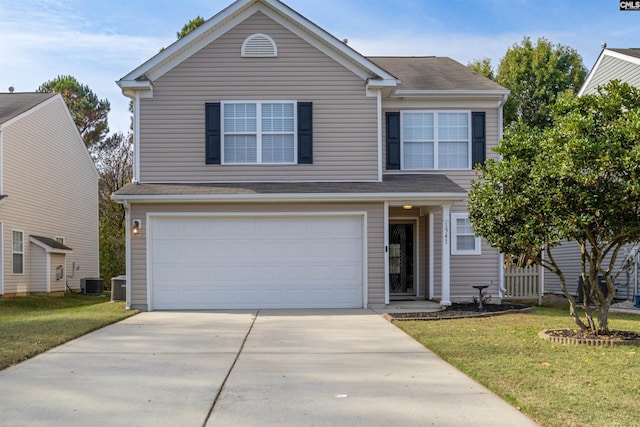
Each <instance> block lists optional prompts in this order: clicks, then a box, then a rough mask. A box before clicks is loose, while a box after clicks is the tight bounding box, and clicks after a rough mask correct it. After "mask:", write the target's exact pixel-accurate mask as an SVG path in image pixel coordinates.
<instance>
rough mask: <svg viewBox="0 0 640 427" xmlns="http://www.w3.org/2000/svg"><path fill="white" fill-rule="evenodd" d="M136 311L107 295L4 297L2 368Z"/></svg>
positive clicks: (0, 320)
mask: <svg viewBox="0 0 640 427" xmlns="http://www.w3.org/2000/svg"><path fill="white" fill-rule="evenodd" d="M136 313H137V311H134V310H125V304H124V302H114V303H112V302H110V301H109V298H108V297H105V296H101V297H94V296H86V295H75V294H66V295H65V296H64V297H57V298H55V297H45V296H43V297H19V298H13V299H0V343H1V344H0V370H1V369H4V368H6V367H8V366H11V365H13V364H16V363H18V362H21V361H23V360H26V359H28V358H30V357H33V356H35V355H37V354H39V353H42V352H44V351H47V350H49V349H51V348H53V347H55V346H58V345H60V344H62V343H64V342H67V341H69V340H72V339H74V338H77V337H79V336H81V335H84V334H86V333H88V332H91V331H94V330H96V329H99V328H102V327H103V326H106V325H109V324H111V323H114V322H117V321H119V320H122V319H124V318H126V317H129V316H132V315H134V314H136Z"/></svg>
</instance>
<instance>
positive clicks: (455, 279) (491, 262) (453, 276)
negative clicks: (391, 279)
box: [433, 203, 501, 302]
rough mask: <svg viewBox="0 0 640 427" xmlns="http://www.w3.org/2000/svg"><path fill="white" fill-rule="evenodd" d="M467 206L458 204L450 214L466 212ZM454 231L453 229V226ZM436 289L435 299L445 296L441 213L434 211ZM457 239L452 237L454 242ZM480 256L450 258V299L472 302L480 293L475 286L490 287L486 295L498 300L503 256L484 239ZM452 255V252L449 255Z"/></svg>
mask: <svg viewBox="0 0 640 427" xmlns="http://www.w3.org/2000/svg"><path fill="white" fill-rule="evenodd" d="M464 212H466V206H465V204H464V203H456V204H455V205H453V206H452V207H451V213H464ZM450 229H451V227H450ZM433 233H434V290H435V294H434V296H435V298H440V295H442V268H441V266H442V243H441V242H442V210H441V209H436V210H435V211H434V230H433ZM454 237H455V236H453V235H451V240H450V241H451V243H452V244H453V239H454ZM481 242H482V243H481V245H482V246H481V254H480V255H450V261H449V262H450V272H451V273H450V291H451V300H452V301H454V302H456V301H471V300H472V298H473V296H475V295H477V291H476V290H475V289H473V288H472V287H471V286H473V285H489V288H487V289H486V290H485V294H488V295H491V296H492V297H494V298H497V297H498V295H499V292H500V290H499V279H500V268H501V266H500V254H499V252H498V251H497V250H496V249H494V248H492V247H490V246H489V245H487V243H486V241H485V240H484V239H481ZM449 253H451V252H449Z"/></svg>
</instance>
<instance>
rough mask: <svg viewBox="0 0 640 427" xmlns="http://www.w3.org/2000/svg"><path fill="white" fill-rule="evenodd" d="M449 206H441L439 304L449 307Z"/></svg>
mask: <svg viewBox="0 0 640 427" xmlns="http://www.w3.org/2000/svg"><path fill="white" fill-rule="evenodd" d="M450 256H451V205H442V295H441V296H440V304H441V305H444V306H449V305H451V280H450V267H451V264H450Z"/></svg>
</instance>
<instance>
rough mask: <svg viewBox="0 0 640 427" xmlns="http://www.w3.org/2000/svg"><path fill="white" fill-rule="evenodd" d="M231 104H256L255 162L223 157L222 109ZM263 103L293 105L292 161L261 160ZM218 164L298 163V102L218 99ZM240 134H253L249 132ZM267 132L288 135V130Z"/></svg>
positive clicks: (223, 131) (223, 130) (224, 133)
mask: <svg viewBox="0 0 640 427" xmlns="http://www.w3.org/2000/svg"><path fill="white" fill-rule="evenodd" d="M232 104H255V105H256V132H255V135H256V162H255V163H228V162H226V161H225V158H224V144H225V136H226V132H225V129H224V109H225V107H226V106H227V105H232ZM263 104H291V105H292V106H293V132H291V133H290V134H291V135H293V161H292V162H284V163H283V162H280V163H264V162H263V161H262V136H263V135H264V133H263V132H262V105H263ZM220 107H221V108H220V164H222V165H231V166H238V165H240V166H244V165H251V166H254V165H276V166H277V165H296V164H298V102H297V101H293V100H271V99H267V100H260V101H256V100H233V101H220ZM241 134H253V133H251V132H246V133H241ZM269 134H275V135H285V134H286V135H288V134H289V132H271V133H269Z"/></svg>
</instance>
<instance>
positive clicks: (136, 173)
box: [133, 91, 140, 184]
mask: <svg viewBox="0 0 640 427" xmlns="http://www.w3.org/2000/svg"><path fill="white" fill-rule="evenodd" d="M133 182H134V183H135V184H138V183H139V182H140V92H138V91H136V93H135V98H133Z"/></svg>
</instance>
